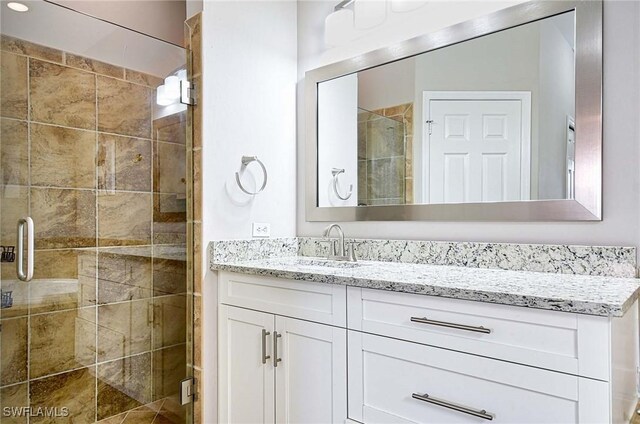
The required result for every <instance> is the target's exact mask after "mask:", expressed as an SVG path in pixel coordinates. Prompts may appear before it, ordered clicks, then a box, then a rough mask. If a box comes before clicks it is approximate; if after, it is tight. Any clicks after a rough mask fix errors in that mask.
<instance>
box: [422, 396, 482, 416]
mask: <svg viewBox="0 0 640 424" xmlns="http://www.w3.org/2000/svg"><path fill="white" fill-rule="evenodd" d="M411 397H412V398H414V399H417V400H421V401H423V402H427V403H431V404H433V405H437V406H442V407H444V408H448V409H453V410H454V411H458V412H462V413H463V414H469V415H473V416H474V417H478V418H484V419H485V420H489V421H491V420H493V418H494V415H493V414H490V413H488V412H487V411H485V410H484V409H482V410H477V409H472V408H468V407H466V406H462V405H457V404H455V403H452V402H447V401H446V400H442V399H436V398H434V397H431V396H429V395H428V394H427V393H425V394H424V395H421V394H418V393H413V394H412V395H411Z"/></svg>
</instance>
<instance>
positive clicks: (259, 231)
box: [252, 222, 271, 237]
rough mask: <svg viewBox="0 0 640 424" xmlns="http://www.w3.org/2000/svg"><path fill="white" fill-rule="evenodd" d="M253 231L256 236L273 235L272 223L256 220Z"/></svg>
mask: <svg viewBox="0 0 640 424" xmlns="http://www.w3.org/2000/svg"><path fill="white" fill-rule="evenodd" d="M252 233H253V236H254V237H269V236H271V224H266V223H263V222H254V223H253V232H252Z"/></svg>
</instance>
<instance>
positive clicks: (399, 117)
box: [358, 103, 413, 206]
mask: <svg viewBox="0 0 640 424" xmlns="http://www.w3.org/2000/svg"><path fill="white" fill-rule="evenodd" d="M411 203H413V104H412V103H407V104H402V105H397V106H393V107H388V108H385V109H378V110H374V111H365V110H360V111H359V112H358V204H359V205H363V206H364V205H385V204H393V205H400V204H411Z"/></svg>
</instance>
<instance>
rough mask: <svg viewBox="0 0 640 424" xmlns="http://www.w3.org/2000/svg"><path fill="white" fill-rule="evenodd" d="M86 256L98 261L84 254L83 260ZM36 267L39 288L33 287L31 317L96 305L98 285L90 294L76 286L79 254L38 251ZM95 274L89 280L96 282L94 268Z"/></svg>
mask: <svg viewBox="0 0 640 424" xmlns="http://www.w3.org/2000/svg"><path fill="white" fill-rule="evenodd" d="M87 256H89V257H91V259H93V260H94V261H95V252H83V257H85V258H86V257H87ZM84 260H89V259H88V258H86V259H84ZM34 264H35V267H34V273H33V278H34V280H35V281H37V284H31V285H30V290H31V313H32V314H35V313H42V312H53V311H61V310H66V309H75V308H78V307H81V306H93V305H95V283H94V287H89V288H88V289H89V290H91V289H92V288H93V291H92V292H90V293H83V290H87V288H85V287H83V285H82V284H76V283H75V281H76V280H79V279H78V268H79V251H78V250H73V249H69V250H36V252H35V260H34ZM93 271H94V274H93V275H92V276H91V277H89V278H91V279H93V280H94V281H95V267H94V268H93ZM87 273H88V271H87Z"/></svg>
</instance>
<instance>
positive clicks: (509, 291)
mask: <svg viewBox="0 0 640 424" xmlns="http://www.w3.org/2000/svg"><path fill="white" fill-rule="evenodd" d="M211 269H213V270H220V271H230V272H238V273H243V274H251V275H264V276H272V277H280V278H287V279H292V280H304V281H313V282H318V283H327V284H342V285H347V286H354V287H363V288H371V289H381V290H389V291H396V292H404V293H416V294H424V295H432V296H442V297H449V298H455V299H463V300H473V301H479V302H490V303H499V304H504V305H512V306H523V307H529V308H538V309H548V310H553V311H563V312H574V313H579V314H589V315H599V316H610V317H618V316H622V315H624V313H625V312H626V311H627V310H628V309H629V308H630V307H631V305H632V304H633V302H634V301H635V300H636V299H637V298H638V294H639V292H640V279H636V278H619V277H601V276H585V275H570V274H553V273H542V272H531V271H505V270H495V269H481V268H466V267H457V266H443V265H424V264H414V263H398V262H377V261H359V262H357V263H350V262H335V261H328V260H326V259H324V258H311V257H302V256H292V257H281V258H272V259H260V260H251V261H239V262H212V263H211Z"/></svg>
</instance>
